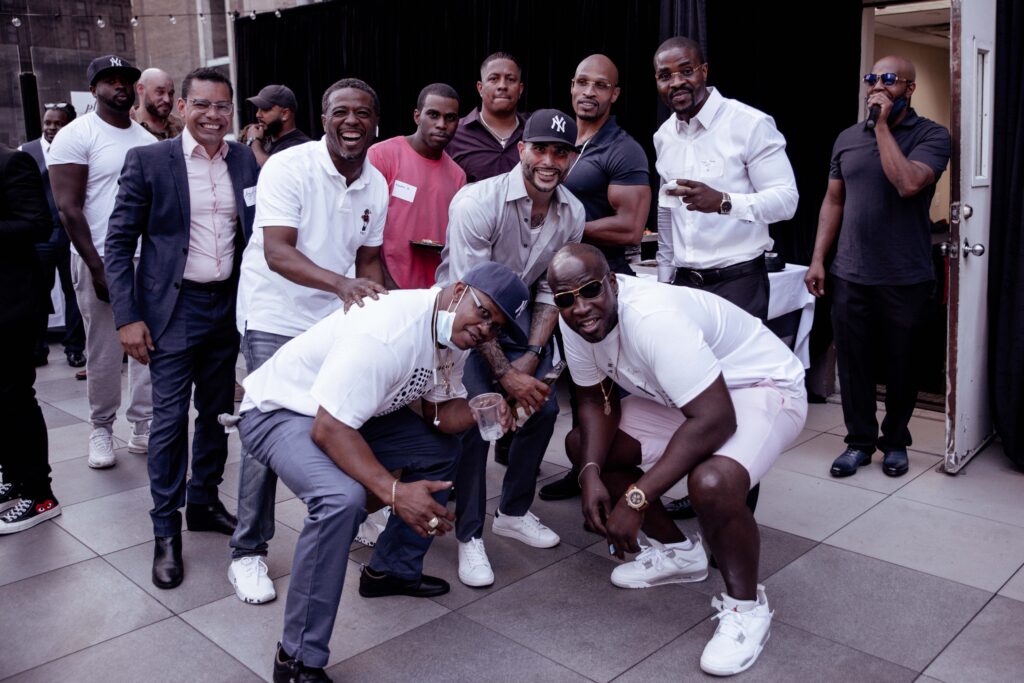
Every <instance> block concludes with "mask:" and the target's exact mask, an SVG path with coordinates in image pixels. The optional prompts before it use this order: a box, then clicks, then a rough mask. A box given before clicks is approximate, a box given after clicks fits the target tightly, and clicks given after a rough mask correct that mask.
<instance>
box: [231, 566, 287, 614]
mask: <svg viewBox="0 0 1024 683" xmlns="http://www.w3.org/2000/svg"><path fill="white" fill-rule="evenodd" d="M228 581H230V582H231V585H232V586H234V587H235V595H237V596H238V599H239V600H241V601H242V602H247V603H249V604H250V605H260V604H262V603H264V602H270V601H271V600H273V599H274V598H276V597H277V591H275V590H274V582H273V581H271V580H270V577H269V576H267V561H266V560H265V559H263V556H262V555H246V556H245V557H240V558H238V559H237V560H232V561H231V566H230V567H228Z"/></svg>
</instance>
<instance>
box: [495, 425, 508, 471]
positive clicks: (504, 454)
mask: <svg viewBox="0 0 1024 683" xmlns="http://www.w3.org/2000/svg"><path fill="white" fill-rule="evenodd" d="M511 447H512V432H509V433H508V434H503V435H502V437H501V438H500V439H498V440H497V441H495V442H494V462H496V463H498V464H499V465H504V466H505V467H508V449H509V448H511Z"/></svg>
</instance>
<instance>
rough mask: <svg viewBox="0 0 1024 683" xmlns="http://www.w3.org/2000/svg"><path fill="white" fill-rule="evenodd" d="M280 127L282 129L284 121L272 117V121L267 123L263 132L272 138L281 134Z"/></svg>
mask: <svg viewBox="0 0 1024 683" xmlns="http://www.w3.org/2000/svg"><path fill="white" fill-rule="evenodd" d="M282 129H284V121H282V120H281V119H274V120H273V121H271V122H270V123H268V124H267V127H266V129H265V131H264V132H265V134H266V135H269V136H270V137H272V138H276V137H277V136H278V135H280V134H281V130H282Z"/></svg>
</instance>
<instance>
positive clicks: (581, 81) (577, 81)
mask: <svg viewBox="0 0 1024 683" xmlns="http://www.w3.org/2000/svg"><path fill="white" fill-rule="evenodd" d="M569 82H570V83H572V85H573V87H574V88H579V89H580V90H586V89H587V88H588V87H589V86H591V85H592V86H594V90H596V91H598V92H608V91H609V90H611V89H612V88H614V87H615V84H613V83H605V82H604V81H591V80H588V79H586V78H574V79H572V80H571V81H569Z"/></svg>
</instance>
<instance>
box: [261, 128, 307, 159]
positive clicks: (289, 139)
mask: <svg viewBox="0 0 1024 683" xmlns="http://www.w3.org/2000/svg"><path fill="white" fill-rule="evenodd" d="M307 142H311V140H310V137H309V136H308V135H306V134H305V133H303V132H302V131H301V130H299V129H298V128H294V129H292V130H290V131H288V132H287V133H285V134H284V135H282V136H281V137H279V138H277V139H275V140H271V141H270V144H269V145H267V148H266V149H267V154H268V155H270V156H273V155H274V154H277V153H278V152H280V151H281V150H283V149H288V148H289V147H296V146H298V145H303V144H305V143H307Z"/></svg>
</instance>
